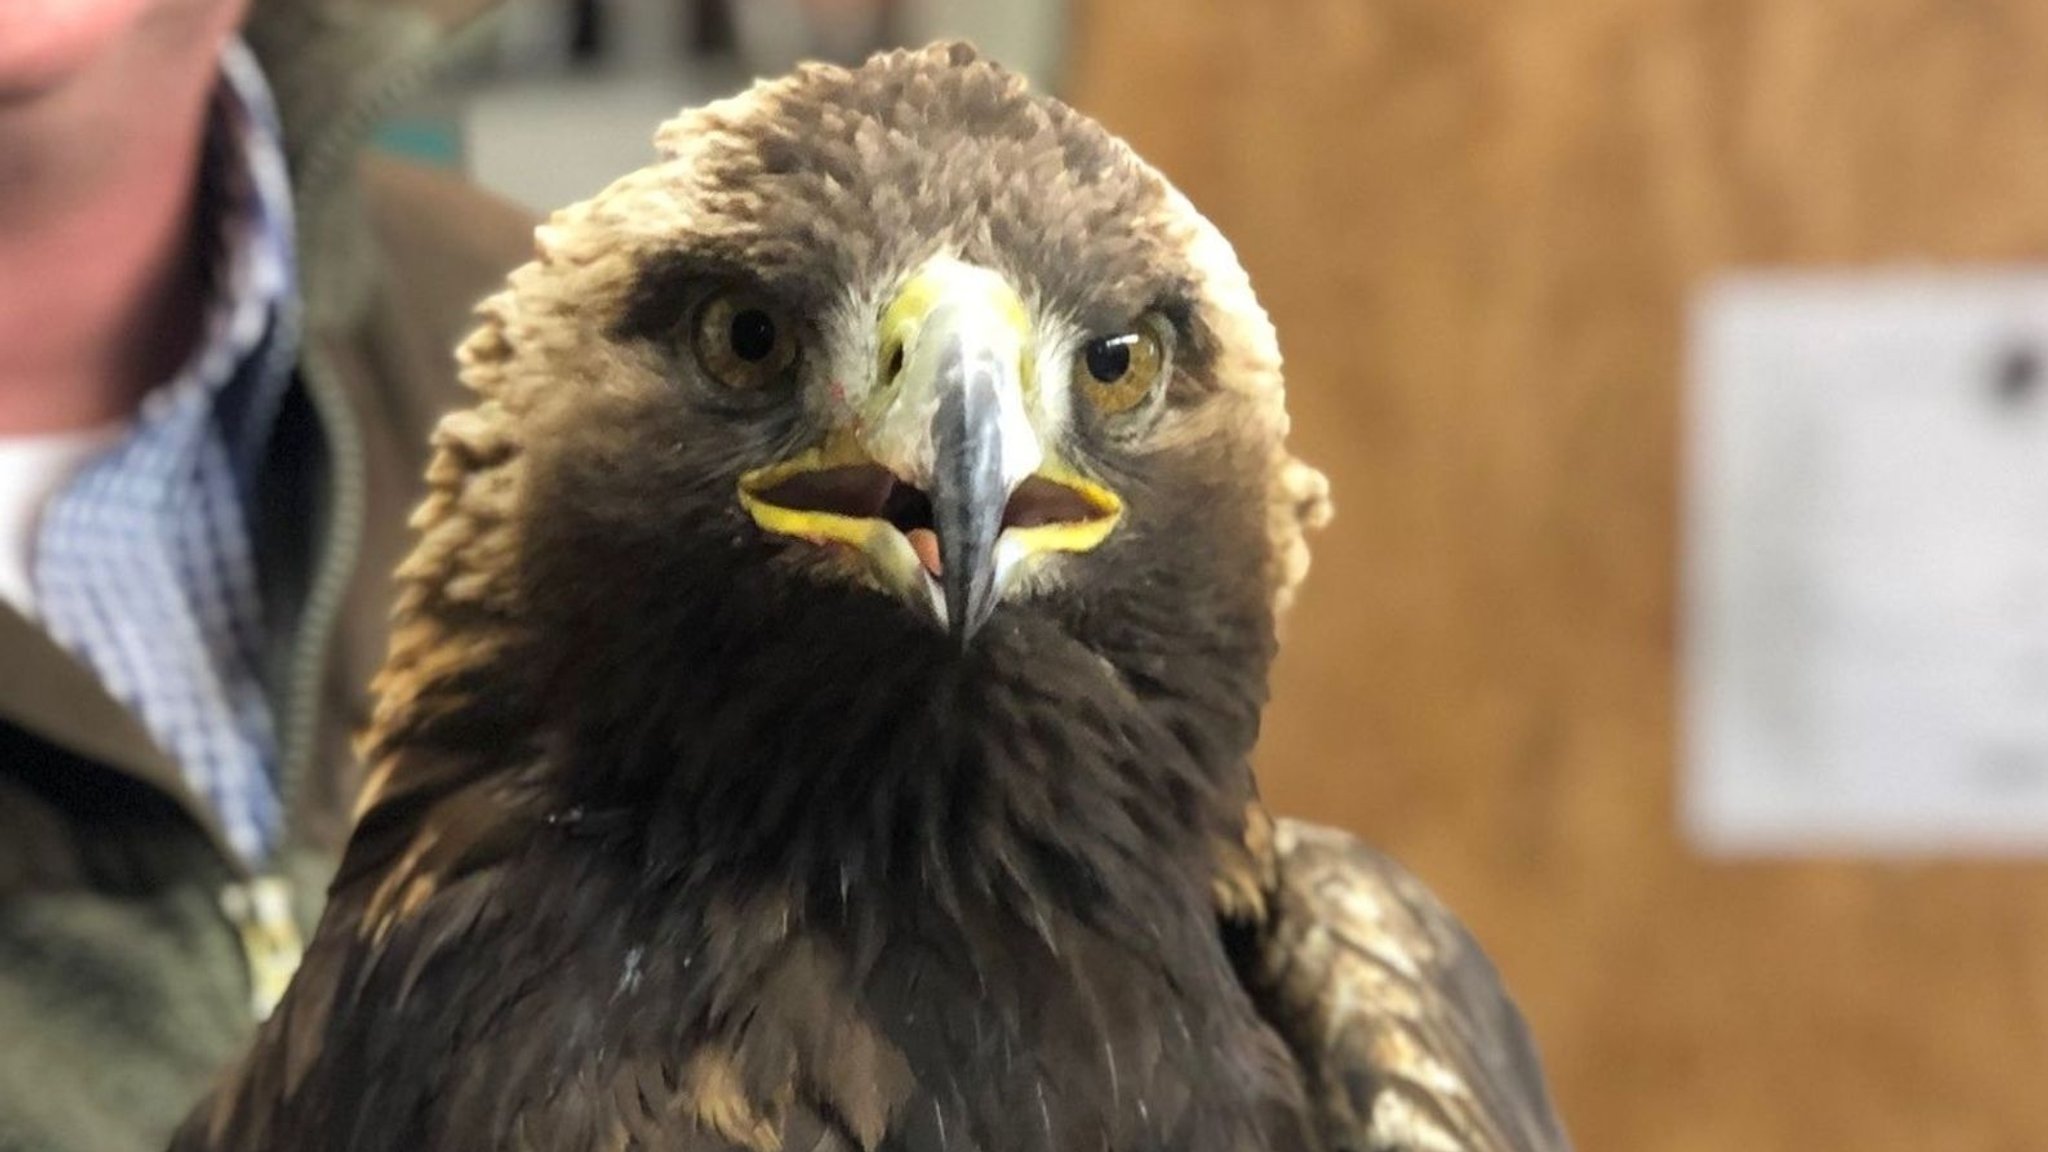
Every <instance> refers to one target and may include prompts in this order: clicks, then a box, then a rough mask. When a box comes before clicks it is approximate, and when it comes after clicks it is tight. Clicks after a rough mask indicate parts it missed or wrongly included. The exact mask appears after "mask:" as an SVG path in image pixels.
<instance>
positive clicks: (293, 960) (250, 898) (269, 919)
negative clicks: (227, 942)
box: [220, 876, 305, 1022]
mask: <svg viewBox="0 0 2048 1152" xmlns="http://www.w3.org/2000/svg"><path fill="white" fill-rule="evenodd" d="M220 910H221V911H222V912H225V913H226V914H227V918H228V921H229V923H232V924H233V925H234V926H235V932H236V933H237V934H238V935H240V936H241V938H242V956H243V958H244V959H246V960H247V961H248V962H249V1010H250V1012H252V1013H254V1014H255V1017H256V1019H257V1021H258V1022H261V1021H263V1020H266V1019H268V1018H269V1016H270V1013H271V1011H272V1010H273V1009H275V1008H276V1007H277V1002H278V1001H279V1000H282V999H284V990H285V988H286V987H288V986H289V985H290V984H291V982H292V973H294V972H296V971H298V968H299V959H300V957H301V956H303V955H304V954H305V945H304V944H303V943H302V942H301V941H300V939H299V926H298V923H297V922H296V921H294V920H293V919H292V890H291V886H290V885H288V884H286V883H285V881H284V879H283V877H279V876H257V877H254V878H252V879H250V880H247V881H244V882H241V883H235V884H230V885H228V886H227V887H225V888H223V889H221V892H220Z"/></svg>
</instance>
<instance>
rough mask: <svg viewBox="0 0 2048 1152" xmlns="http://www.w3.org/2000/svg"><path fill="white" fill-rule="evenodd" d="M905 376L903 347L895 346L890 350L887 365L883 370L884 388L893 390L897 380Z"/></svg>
mask: <svg viewBox="0 0 2048 1152" xmlns="http://www.w3.org/2000/svg"><path fill="white" fill-rule="evenodd" d="M901 375H903V345H901V344H894V345H891V346H890V348H889V358H888V362H887V365H886V366H885V367H884V368H883V369H882V386H883V387H885V388H893V387H895V386H896V378H897V377H898V376H901Z"/></svg>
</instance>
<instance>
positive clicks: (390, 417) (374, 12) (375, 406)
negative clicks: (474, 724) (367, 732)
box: [0, 0, 532, 1152]
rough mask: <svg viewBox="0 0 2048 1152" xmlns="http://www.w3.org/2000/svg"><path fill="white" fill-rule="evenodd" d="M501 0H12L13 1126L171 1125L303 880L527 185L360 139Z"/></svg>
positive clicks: (3, 1103) (0, 593)
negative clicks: (474, 329)
mask: <svg viewBox="0 0 2048 1152" xmlns="http://www.w3.org/2000/svg"><path fill="white" fill-rule="evenodd" d="M480 7H481V5H479V4H476V3H474V2H469V0H407V2H406V3H378V4H360V5H354V6H345V5H341V4H336V3H333V2H332V0H256V3H255V5H254V7H253V10H252V9H251V6H250V4H249V2H248V0H0V1149H4V1150H8V1152H13V1150H17V1149H19V1150H28V1149H34V1150H37V1152H60V1150H62V1152H69V1150H73V1149H75V1150H77V1152H139V1150H141V1149H160V1148H162V1147H163V1146H164V1144H165V1142H166V1141H167V1140H168V1139H169V1137H170V1133H171V1130H172V1128H173V1126H174V1125H175V1124H176V1123H177V1121H178V1120H179V1119H180V1118H182V1117H183V1116H184V1115H185V1113H186V1112H188V1111H189V1110H190V1109H191V1107H192V1103H193V1101H194V1100H195V1099H197V1098H198V1097H199V1096H200V1095H201V1094H202V1093H203V1092H204V1091H205V1089H206V1087H207V1084H208V1083H209V1081H210V1080H211V1078H212V1077H214V1076H215V1075H216V1073H217V1071H218V1069H219V1067H220V1066H221V1064H222V1063H223V1062H224V1061H226V1060H227V1059H228V1058H229V1057H230V1056H231V1055H232V1054H233V1053H234V1052H236V1051H238V1050H239V1049H240V1048H241V1047H242V1046H243V1045H244V1044H246V1043H247V1039H248V1035H249V1032H250V1029H251V1027H252V1025H253V1023H254V1020H255V1016H256V1013H257V1012H259V1011H261V1010H263V1009H264V1008H265V1007H267V1005H268V1002H269V1001H271V1000H273V999H274V998H275V997H276V995H277V994H278V992H279V990H280V988H281V986H282V984H283V983H284V982H285V980H286V979H287V978H288V977H289V974H290V972H291V970H292V968H293V966H294V964H295V962H296V959H297V955H296V953H297V944H298V941H299V939H300V938H301V935H302V933H303V932H304V930H305V929H307V928H308V927H310V925H311V923H312V922H313V919H314V918H315V917H316V916H317V915H318V912H319V909H320V901H321V898H322V892H323V889H324V887H325V884H326V882H327V880H328V878H329V875H330V873H331V872H332V869H333V864H334V861H335V859H336V857H337V855H338V853H339V850H340V848H341V845H342V841H343V838H344V837H345V835H346V832H347V827H348V822H349V814H350V805H351V803H352V801H353V798H354V794H355V791H356V787H357V775H358V772H357V767H356V765H355V762H354V761H353V759H352V758H351V757H350V756H349V754H348V751H347V747H348V739H349V734H350V731H351V730H352V729H354V728H355V727H357V726H358V725H359V724H360V722H361V721H362V719H363V716H362V712H361V701H362V699H363V695H362V693H363V689H364V686H365V685H366V684H367V682H368V677H369V674H370V671H371V669H372V668H373V667H374V666H375V664H376V662H377V660H378V659H379V658H381V657H382V655H383V651H384V629H383V620H384V617H385V614H386V611H387V608H388V601H389V596H388V594H387V592H386V585H387V582H388V580H389V577H390V573H391V569H392V566H393V564H394V562H395V559H396V557H397V556H398V555H399V553H400V550H401V546H402V543H403V541H404V538H405V529H404V521H405V515H406V511H407V509H408V508H409V506H410V505H412V504H413V503H414V502H415V499H416V496H417V489H418V485H417V477H418V476H419V475H420V471H421V466H422V464H423V462H424V460H425V451H426V446H427V440H428V433H429V431H430V429H431V426H432V423H433V421H434V420H435V419H436V418H438V416H439V415H440V414H441V413H442V412H443V411H445V410H447V409H448V408H450V407H453V406H454V405H455V403H456V402H457V392H458V389H457V386H456V381H455V375H454V364H453V361H452V359H451V356H450V353H449V350H450V348H451V347H452V346H453V345H454V343H455V342H456V341H457V340H458V339H459V338H460V336H461V335H462V333H463V332H464V330H466V329H467V328H468V326H469V323H470V321H469V309H470V307H471V305H472V304H473V303H474V302H475V301H476V300H477V299H478V298H479V297H481V296H482V295H483V294H484V293H485V292H486V291H487V290H488V289H489V288H490V287H491V286H492V285H493V284H495V283H496V282H497V281H498V280H499V279H501V278H502V276H503V275H504V273H505V272H506V271H507V270H509V269H511V268H512V267H514V266H515V265H516V264H517V263H518V262H519V261H520V260H522V259H524V258H525V256H526V254H527V253H528V252H529V251H530V248H531V243H532V240H531V231H532V228H531V222H530V221H529V220H528V219H527V218H526V217H525V215H524V214H523V213H521V212H519V211H517V210H515V209H513V208H511V207H510V206H508V205H505V204H503V203H500V202H498V201H495V200H493V199H490V198H488V197H487V196H485V195H483V194H482V193H480V192H478V191H475V190H473V189H470V188H467V187H464V186H462V185H461V184H459V183H457V182H455V181H453V180H451V179H449V178H446V177H444V176H440V175H436V174H430V173H429V172H427V171H426V170H424V169H421V168H417V167H411V166H407V165H405V164H402V163H398V162H394V161H391V160H388V159H372V158H369V157H367V156H366V155H364V153H363V148H362V145H363V144H364V136H365V134H366V133H367V132H368V130H369V129H370V128H371V127H372V126H373V125H374V123H375V121H376V118H377V115H378V114H379V112H380V111H381V110H383V109H386V108H388V107H389V106H390V104H391V103H392V102H393V101H396V100H401V99H403V98H404V96H405V95H406V94H407V92H408V90H409V86H410V85H412V84H414V83H417V82H423V81H425V80H426V79H427V78H429V77H430V75H431V74H432V73H433V71H434V69H435V66H436V63H437V61H438V60H440V59H442V58H444V57H446V56H447V55H448V54H449V53H450V52H451V51H452V49H451V47H450V45H451V44H452V43H453V41H454V38H455V37H456V36H457V35H458V34H459V33H461V32H462V31H463V29H464V28H465V26H466V25H467V24H468V22H469V21H471V20H472V19H474V18H475V10H476V9H479V8H480Z"/></svg>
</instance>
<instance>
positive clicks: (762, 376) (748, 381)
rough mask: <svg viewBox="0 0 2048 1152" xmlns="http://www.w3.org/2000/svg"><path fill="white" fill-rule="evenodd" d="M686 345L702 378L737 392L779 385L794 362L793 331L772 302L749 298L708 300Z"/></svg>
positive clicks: (733, 296)
mask: <svg viewBox="0 0 2048 1152" xmlns="http://www.w3.org/2000/svg"><path fill="white" fill-rule="evenodd" d="M690 343H691V351H692V352H693V353H695V355H696V357H697V363H698V365H699V366H701V367H702V368H703V369H704V372H705V374H706V375H708V376H710V377H711V378H712V379H713V380H715V381H717V382H718V383H719V384H721V385H723V386H725V387H727V388H730V389H733V390H734V391H739V392H752V391H757V390H759V389H762V388H766V387H769V386H770V385H773V384H775V383H777V382H778V381H780V380H782V379H784V378H785V377H786V376H787V375H788V374H789V370H790V368H791V367H792V366H793V365H795V363H796V354H797V340H796V328H795V326H794V325H792V324H790V323H789V321H788V318H787V317H786V316H784V315H783V313H782V311H781V310H780V309H778V308H776V307H775V306H774V305H773V304H772V303H770V302H768V301H766V300H763V299H761V298H759V297H757V296H754V295H751V294H748V293H741V292H729V293H721V294H720V295H717V296H713V297H712V298H710V299H709V300H706V301H705V302H704V304H703V306H702V307H700V308H699V309H698V310H697V319H696V323H695V324H694V325H693V326H692V332H691V340H690Z"/></svg>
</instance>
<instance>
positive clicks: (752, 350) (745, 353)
mask: <svg viewBox="0 0 2048 1152" xmlns="http://www.w3.org/2000/svg"><path fill="white" fill-rule="evenodd" d="M774 351H775V321H774V319H773V318H771V317H770V316H769V315H768V314H767V313H766V312H763V311H761V310H760V309H759V308H749V309H747V310H746V311H744V312H741V313H740V314H739V315H737V316H734V317H733V318H732V352H733V355H735V356H738V357H739V358H740V359H742V360H745V361H747V362H749V363H754V364H758V363H760V362H761V361H763V360H766V359H767V358H768V357H769V355H770V354H772V353H773V352H774Z"/></svg>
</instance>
